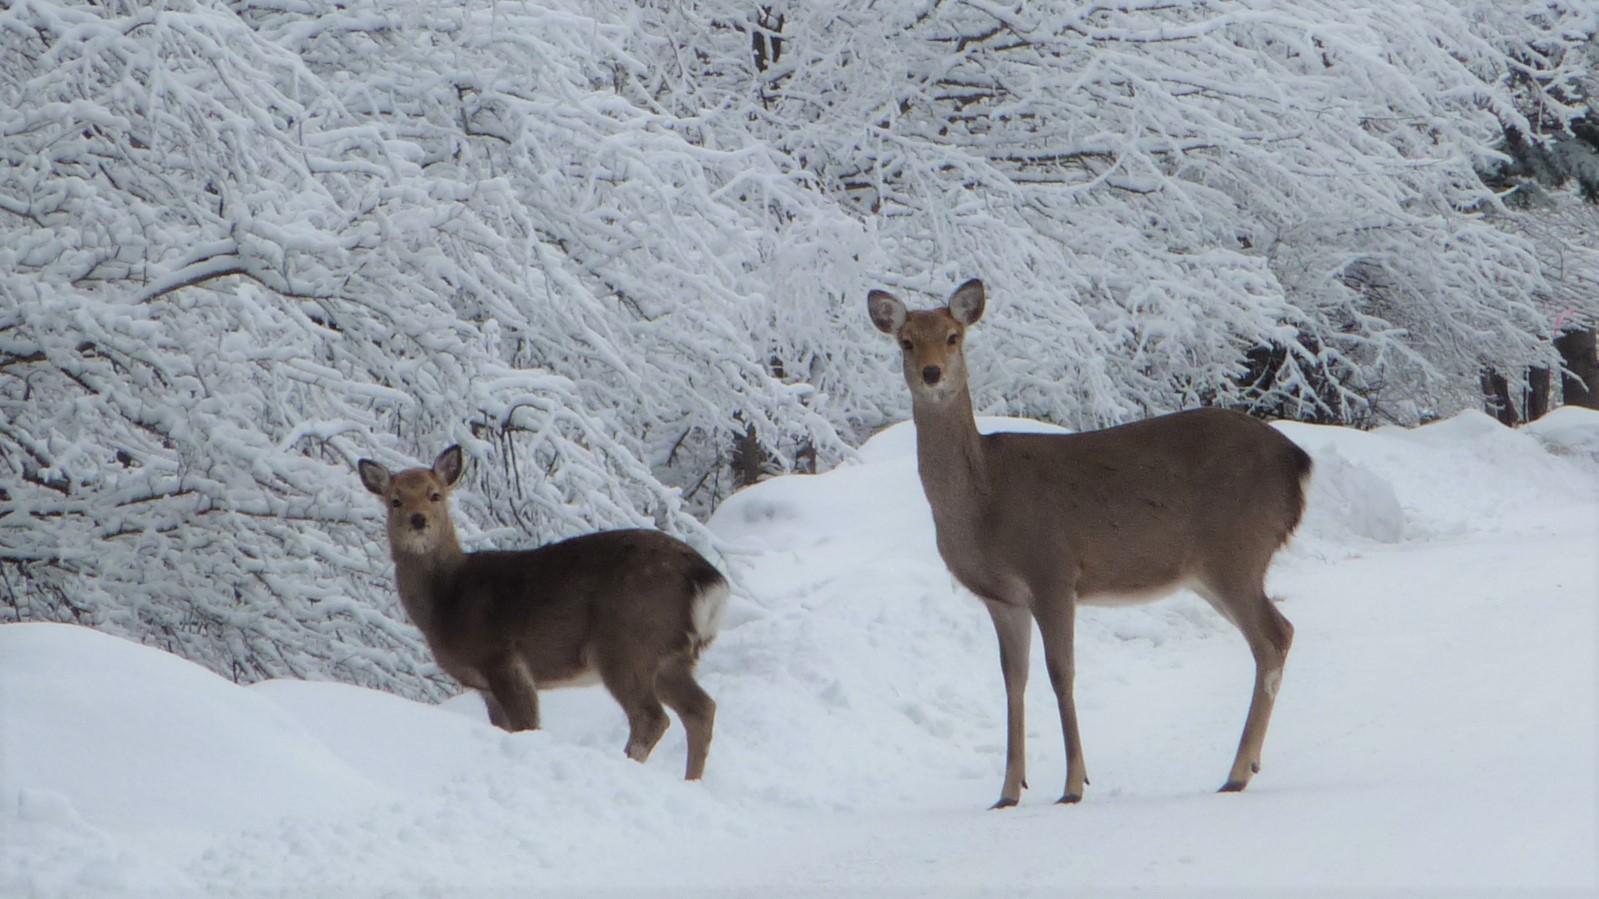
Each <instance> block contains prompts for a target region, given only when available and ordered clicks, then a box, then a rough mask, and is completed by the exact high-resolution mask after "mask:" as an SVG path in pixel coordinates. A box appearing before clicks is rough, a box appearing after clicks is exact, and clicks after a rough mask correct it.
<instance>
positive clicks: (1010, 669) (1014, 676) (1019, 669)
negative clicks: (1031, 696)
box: [984, 600, 1033, 808]
mask: <svg viewBox="0 0 1599 899" xmlns="http://www.w3.org/2000/svg"><path fill="white" fill-rule="evenodd" d="M984 605H986V606H987V607H988V614H989V616H990V617H992V618H993V619H994V633H995V634H996V635H997V636H998V637H999V670H1000V673H1001V674H1002V675H1003V676H1004V678H1005V783H1004V786H1003V787H1001V788H1000V791H999V801H998V802H995V803H994V805H993V808H1010V807H1011V806H1013V805H1015V804H1017V803H1018V802H1020V801H1021V798H1022V790H1024V789H1026V787H1027V717H1026V710H1025V706H1024V701H1025V698H1026V694H1027V665H1028V660H1029V657H1030V654H1031V651H1032V645H1033V627H1032V615H1031V614H1030V613H1029V612H1028V611H1027V607H1026V606H1021V605H1012V604H1007V603H1002V602H997V601H994V600H985V601H984Z"/></svg>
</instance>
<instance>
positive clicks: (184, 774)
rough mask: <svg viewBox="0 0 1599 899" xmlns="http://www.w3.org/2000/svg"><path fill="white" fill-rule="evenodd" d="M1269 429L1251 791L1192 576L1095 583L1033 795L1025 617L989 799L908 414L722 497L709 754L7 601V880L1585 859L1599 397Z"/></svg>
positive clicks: (1047, 711) (1565, 866) (290, 881)
mask: <svg viewBox="0 0 1599 899" xmlns="http://www.w3.org/2000/svg"><path fill="white" fill-rule="evenodd" d="M989 424H991V425H995V424H1001V423H997V422H990V423H989ZM1003 425H1004V426H1005V427H1015V426H1018V423H1016V422H1006V423H1003ZM1282 428H1283V430H1284V432H1286V433H1287V434H1288V435H1289V436H1290V437H1292V438H1293V439H1294V440H1296V441H1298V442H1299V443H1300V444H1301V445H1302V446H1304V447H1305V448H1306V449H1307V450H1309V451H1310V452H1311V453H1312V454H1313V455H1314V456H1315V457H1316V460H1317V464H1318V477H1317V480H1316V482H1315V486H1314V489H1313V493H1312V499H1311V507H1310V511H1309V514H1308V517H1307V520H1306V524H1305V526H1304V528H1303V529H1302V531H1301V534H1300V536H1299V537H1298V539H1297V540H1296V541H1295V542H1294V544H1292V545H1291V547H1290V548H1289V549H1288V550H1287V551H1286V552H1285V553H1283V554H1282V556H1281V557H1280V558H1279V561H1278V565H1277V567H1276V568H1275V569H1274V570H1273V573H1272V582H1271V588H1272V591H1273V592H1274V593H1276V594H1280V595H1281V596H1282V597H1283V598H1284V604H1283V606H1282V609H1283V611H1284V612H1285V613H1286V614H1287V615H1288V617H1289V618H1290V619H1291V620H1292V621H1293V623H1294V625H1295V626H1296V628H1297V639H1296V642H1295V644H1294V650H1293V655H1292V657H1291V658H1290V660H1289V665H1288V671H1287V678H1286V681H1285V683H1284V687H1283V692H1282V694H1281V698H1280V701H1279V703H1278V706H1277V712H1276V716H1275V718H1274V720H1273V722H1272V730H1271V735H1270V738H1269V739H1268V741H1267V745H1266V754H1265V763H1264V767H1263V770H1262V772H1261V774H1260V775H1259V776H1257V777H1256V778H1255V780H1254V782H1253V783H1252V784H1251V785H1250V788H1249V790H1248V791H1247V792H1245V793H1242V794H1236V795H1233V794H1228V795H1220V794H1216V793H1214V792H1213V791H1214V790H1215V788H1216V787H1217V786H1219V785H1220V783H1221V781H1222V780H1223V778H1224V776H1225V775H1226V772H1227V766H1228V764H1229V763H1230V761H1231V759H1232V753H1233V749H1234V747H1235V745H1236V742H1237V739H1238V731H1239V728H1240V727H1241V725H1242V720H1243V714H1244V710H1245V707H1246V705H1247V702H1248V691H1249V684H1250V678H1251V676H1252V671H1251V663H1250V659H1249V653H1248V652H1247V650H1246V649H1245V648H1244V644H1243V641H1242V639H1241V638H1240V637H1239V636H1238V635H1237V634H1236V633H1235V632H1234V631H1233V630H1232V629H1231V628H1230V627H1229V626H1228V625H1226V624H1225V623H1223V622H1222V621H1221V620H1220V619H1219V618H1218V617H1217V616H1216V615H1215V614H1214V613H1213V612H1212V611H1211V610H1210V609H1209V608H1208V607H1207V606H1205V605H1204V604H1203V603H1201V602H1200V601H1199V600H1197V599H1195V598H1193V597H1188V596H1181V597H1177V598H1174V599H1172V600H1168V601H1166V602H1164V603H1160V604H1156V605H1150V606H1140V607H1135V608H1130V609H1129V608H1123V609H1087V610H1084V611H1083V612H1082V614H1081V619H1080V620H1081V624H1080V626H1079V628H1078V646H1079V668H1078V675H1077V684H1078V696H1079V708H1080V716H1081V722H1082V731H1083V736H1084V744H1085V747H1086V752H1087V759H1088V766H1089V774H1090V777H1091V779H1092V785H1091V786H1090V788H1089V790H1088V794H1087V797H1086V798H1085V800H1084V802H1083V803H1082V804H1080V805H1077V806H1073V807H1060V806H1055V805H1053V804H1052V800H1053V799H1054V798H1055V797H1056V796H1058V795H1059V792H1060V784H1061V779H1062V776H1063V770H1062V769H1063V766H1064V762H1063V759H1062V757H1061V750H1060V740H1059V727H1058V723H1057V721H1056V719H1055V715H1054V713H1053V709H1052V703H1051V701H1050V697H1049V687H1048V679H1047V678H1046V677H1045V676H1044V675H1043V673H1042V670H1041V669H1040V668H1039V666H1040V665H1041V662H1042V658H1041V653H1038V652H1035V653H1034V667H1035V671H1034V676H1033V678H1032V683H1031V685H1030V693H1029V711H1030V714H1029V722H1028V729H1029V750H1030V752H1029V759H1030V764H1029V775H1030V780H1031V783H1032V787H1033V789H1032V790H1031V791H1030V792H1029V793H1027V794H1026V795H1025V796H1024V798H1023V804H1022V806H1021V807H1020V808H1018V809H1013V810H1009V811H1003V812H991V811H988V810H987V809H986V807H987V805H988V804H989V803H990V802H992V801H993V799H994V798H995V797H996V796H997V794H998V790H999V786H1000V777H1001V772H1002V768H1003V742H1004V725H1003V721H1004V707H1003V701H1002V690H1001V686H1000V681H999V671H998V663H997V660H996V650H995V646H994V637H993V634H992V630H991V628H990V625H989V623H988V620H987V616H986V614H985V613H984V612H983V611H982V609H981V607H980V606H979V604H978V603H977V602H976V601H975V600H974V599H972V598H971V597H970V596H969V595H965V594H963V593H962V592H960V591H958V590H957V589H955V588H954V587H953V585H952V583H951V581H950V578H949V576H948V575H947V574H946V573H945V572H944V570H943V567H942V565H941V564H940V562H939V560H938V557H937V555H936V551H935V549H934V546H933V538H932V524H931V521H930V519H929V517H928V513H927V510H926V505H925V502H924V501H923V499H922V496H921V492H920V487H919V484H918V483H917V480H916V476H915V460H914V452H913V450H914V434H913V432H912V430H911V429H910V427H909V426H908V425H901V426H899V427H896V428H894V429H890V430H889V431H887V432H885V433H883V434H881V435H879V436H878V437H877V438H876V439H874V440H873V441H871V442H870V443H868V444H867V445H866V446H865V447H863V448H862V450H861V452H860V454H859V458H858V460H857V461H856V462H855V463H853V464H849V465H846V466H843V467H841V468H838V469H836V470H834V471H832V472H830V473H828V474H824V475H817V476H809V477H805V476H795V477H785V478H779V479H776V480H773V481H769V482H767V483H764V484H762V485H760V486H757V487H755V488H753V489H750V490H747V491H745V492H743V493H741V494H739V495H738V496H736V497H734V498H733V499H732V500H731V501H729V502H728V503H727V504H725V505H724V506H723V507H722V509H721V510H720V511H719V512H718V514H717V516H716V517H715V518H714V519H713V520H712V522H711V526H712V528H713V530H714V531H715V532H716V533H717V535H718V537H719V538H720V539H721V540H722V541H723V542H724V544H725V546H724V548H725V550H726V553H727V555H726V558H725V562H726V567H727V568H728V570H729V571H730V573H731V574H732V575H733V576H734V577H735V578H736V581H737V589H738V593H739V596H738V598H737V599H736V601H735V603H734V605H733V606H732V608H731V609H730V611H729V615H728V620H727V622H726V624H725V626H724V630H723V632H722V636H721V638H720V640H719V641H718V642H717V644H716V645H715V646H714V647H712V649H711V650H710V651H709V652H708V653H707V654H706V656H705V659H704V662H703V663H702V667H701V671H702V672H703V677H702V681H703V683H704V684H705V686H706V688H707V689H708V690H709V691H710V692H711V693H712V695H714V696H715V697H716V699H717V702H718V704H719V717H718V720H717V733H716V742H715V745H714V747H713V749H712V753H711V760H710V767H709V771H708V775H707V778H706V780H705V781H704V782H703V783H699V784H686V783H683V782H682V781H681V780H680V779H679V778H680V777H681V774H682V767H683V755H684V746H683V741H682V729H681V727H679V726H676V724H675V722H674V726H673V728H672V730H671V731H670V732H669V733H668V735H667V738H666V740H665V741H664V742H663V743H662V745H661V746H660V748H658V749H657V750H656V754H655V757H654V758H653V759H652V760H651V761H650V763H649V764H648V765H645V766H640V765H636V764H633V763H631V762H629V761H627V760H626V759H624V758H623V756H622V752H621V746H622V744H623V742H624V736H625V731H626V725H625V722H624V720H623V718H622V715H621V712H620V711H619V710H618V709H617V708H616V707H615V705H614V704H613V703H612V702H611V701H610V699H609V698H608V697H607V696H606V695H605V694H604V692H603V691H601V690H599V689H589V690H577V691H566V692H562V693H550V694H545V710H546V711H545V720H546V727H547V730H545V731H542V732H539V733H530V734H516V735H510V734H505V733H502V732H499V731H497V730H494V729H493V728H491V727H490V726H489V725H488V724H487V722H486V718H485V716H484V714H483V712H482V710H481V706H480V704H479V703H478V702H477V700H476V699H475V697H469V696H464V697H459V698H457V699H455V700H452V701H450V702H448V703H445V704H444V705H443V706H442V707H434V706H427V705H421V704H417V703H413V702H409V701H406V700H403V699H399V698H396V697H394V696H390V695H386V694H381V693H376V692H372V691H369V690H363V689H358V688H355V687H350V686H346V685H341V684H331V683H307V682H290V681H274V682H268V683H263V684H256V685H254V686H249V687H240V686H236V685H234V684H232V683H230V682H228V681H227V680H225V679H223V678H219V677H217V676H215V675H213V674H211V673H209V672H207V671H205V670H203V669H201V668H199V667H197V666H195V665H193V664H190V663H188V662H185V661H183V660H181V659H178V658H176V657H174V656H172V655H169V654H167V653H164V652H162V651H160V650H158V649H154V648H150V647H143V646H138V645H134V644H131V643H128V642H125V641H122V640H119V639H116V638H113V637H109V636H106V635H103V634H99V633H96V632H93V631H90V630H86V629H82V628H75V627H70V626H63V625H45V624H21V625H10V626H6V627H3V628H0V896H5V897H13V896H27V897H31V896H71V897H79V896H95V895H124V894H137V895H145V896H206V897H209V896H230V895H242V896H260V895H285V896H352V895H360V896H380V895H385V896H386V895H395V896H410V895H419V896H465V895H484V894H494V895H510V894H522V893H526V892H543V893H547V894H549V893H554V894H569V893H588V892H596V891H602V890H603V891H608V892H610V893H613V894H615V893H621V892H623V891H628V890H631V889H634V888H639V889H643V888H650V890H651V892H652V893H661V892H666V893H681V894H690V893H692V894H697V895H698V894H706V893H710V894H713V895H762V896H767V895H839V894H861V895H880V894H882V893H884V892H886V891H889V890H894V891H896V892H897V893H898V894H900V895H924V894H925V895H978V894H991V895H996V896H1000V895H1003V896H1017V895H1025V894H1027V893H1029V892H1043V891H1044V890H1046V888H1047V889H1049V890H1051V891H1053V890H1054V889H1055V888H1073V889H1075V890H1078V891H1081V892H1085V893H1089V894H1095V895H1104V894H1108V893H1121V892H1132V891H1136V890H1140V889H1146V888H1159V889H1161V890H1162V891H1163V892H1169V891H1177V892H1182V891H1185V890H1187V889H1192V890H1194V891H1204V892H1209V893H1212V894H1232V893H1235V892H1238V891H1239V890H1241V889H1245V888H1264V889H1266V890H1269V891H1271V892H1269V893H1267V894H1272V893H1282V892H1285V891H1292V892H1295V893H1302V892H1304V891H1307V890H1309V889H1311V888H1324V889H1331V890H1337V891H1344V892H1349V893H1353V894H1370V893H1384V892H1403V893H1405V894H1407V895H1418V894H1434V895H1458V894H1460V893H1462V892H1465V891H1472V892H1473V893H1476V894H1479V895H1494V896H1501V895H1529V894H1536V893H1539V892H1545V891H1555V890H1565V891H1570V892H1577V893H1581V894H1591V893H1592V892H1593V891H1595V890H1596V889H1599V866H1596V848H1595V847H1596V845H1599V826H1596V792H1595V767H1596V757H1599V755H1596V739H1595V715H1596V713H1595V705H1596V704H1595V675H1596V671H1595V657H1596V648H1595V647H1596V638H1599V631H1596V613H1595V607H1596V603H1599V559H1596V547H1599V415H1596V414H1594V413H1589V412H1583V411H1579V410H1572V409H1564V410H1560V411H1557V412H1556V413H1555V414H1554V415H1552V416H1550V417H1549V418H1547V419H1545V420H1544V421H1542V422H1540V423H1538V424H1536V425H1534V426H1532V427H1530V428H1527V429H1524V430H1520V431H1510V430H1506V429H1504V428H1501V427H1500V426H1498V425H1497V424H1495V423H1493V422H1492V421H1490V420H1488V419H1487V418H1485V417H1484V416H1481V415H1477V414H1465V415H1461V416H1459V417H1457V418H1454V419H1451V420H1448V421H1445V422H1441V423H1438V424H1434V425H1431V426H1428V427H1425V428H1421V429H1418V430H1415V431H1401V430H1379V431H1376V432H1372V433H1359V432H1353V431H1348V430H1343V429H1334V428H1319V427H1311V426H1304V425H1283V426H1282ZM353 476H354V475H353V474H352V477H353ZM663 886H664V887H668V889H661V887H663Z"/></svg>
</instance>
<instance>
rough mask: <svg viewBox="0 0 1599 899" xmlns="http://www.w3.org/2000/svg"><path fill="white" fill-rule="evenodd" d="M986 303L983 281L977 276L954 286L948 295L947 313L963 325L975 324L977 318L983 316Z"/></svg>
mask: <svg viewBox="0 0 1599 899" xmlns="http://www.w3.org/2000/svg"><path fill="white" fill-rule="evenodd" d="M986 305H987V300H986V293H985V291H984V290H983V282H982V281H981V280H979V279H977V278H973V279H971V280H970V281H967V282H966V283H965V284H962V285H961V286H959V287H957V288H955V292H954V293H952V294H950V295H949V314H950V315H952V316H954V317H955V320H956V321H958V322H960V323H961V324H963V325H975V324H977V320H978V319H980V318H982V317H983V308H984V306H986Z"/></svg>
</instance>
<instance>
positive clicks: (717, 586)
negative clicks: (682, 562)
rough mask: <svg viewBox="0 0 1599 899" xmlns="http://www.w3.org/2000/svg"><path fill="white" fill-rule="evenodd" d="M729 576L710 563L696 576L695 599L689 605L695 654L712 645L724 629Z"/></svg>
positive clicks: (691, 635)
mask: <svg viewBox="0 0 1599 899" xmlns="http://www.w3.org/2000/svg"><path fill="white" fill-rule="evenodd" d="M727 594H728V588H727V578H724V577H722V574H721V572H719V571H717V570H716V569H714V568H711V567H710V566H709V565H707V566H706V571H705V572H704V573H702V574H700V576H698V577H696V578H695V583H694V599H693V601H692V604H691V605H690V606H689V621H690V624H691V626H692V627H693V633H691V634H690V635H689V636H690V638H691V640H692V642H693V644H694V647H693V652H694V655H696V656H698V655H699V654H700V651H701V650H703V649H704V648H705V647H707V646H709V645H711V641H712V640H715V639H716V634H717V632H718V631H720V630H721V629H722V613H723V612H725V611H727Z"/></svg>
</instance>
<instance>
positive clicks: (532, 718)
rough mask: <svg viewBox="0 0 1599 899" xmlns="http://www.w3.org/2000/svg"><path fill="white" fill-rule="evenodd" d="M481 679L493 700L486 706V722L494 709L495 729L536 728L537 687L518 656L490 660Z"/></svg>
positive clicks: (525, 665)
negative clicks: (495, 715) (485, 681)
mask: <svg viewBox="0 0 1599 899" xmlns="http://www.w3.org/2000/svg"><path fill="white" fill-rule="evenodd" d="M483 677H484V678H485V679H487V680H488V682H489V690H490V692H492V693H493V700H494V701H493V702H492V703H490V704H489V716H490V720H493V718H494V714H495V706H498V707H499V720H498V721H495V724H496V725H497V726H499V727H501V728H504V729H505V730H509V731H519V730H538V729H539V692H538V688H537V687H536V686H535V685H534V683H533V674H532V672H531V671H529V670H528V667H527V662H526V661H525V660H524V659H523V658H522V657H521V656H520V655H517V654H516V653H509V654H507V655H504V656H501V657H500V658H498V659H494V660H493V661H491V662H489V664H487V665H485V666H483Z"/></svg>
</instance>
